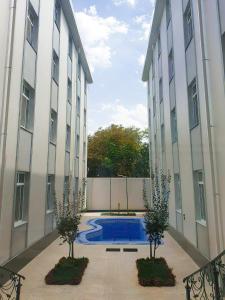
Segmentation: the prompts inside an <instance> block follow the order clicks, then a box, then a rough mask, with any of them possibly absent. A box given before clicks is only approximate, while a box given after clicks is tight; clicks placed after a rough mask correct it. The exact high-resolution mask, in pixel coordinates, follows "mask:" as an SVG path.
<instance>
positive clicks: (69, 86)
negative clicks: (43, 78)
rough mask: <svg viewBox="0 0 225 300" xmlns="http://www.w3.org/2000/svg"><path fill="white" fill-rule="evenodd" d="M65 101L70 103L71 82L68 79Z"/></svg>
mask: <svg viewBox="0 0 225 300" xmlns="http://www.w3.org/2000/svg"><path fill="white" fill-rule="evenodd" d="M67 99H68V102H69V103H71V102H72V81H71V80H70V79H69V78H68V82H67Z"/></svg>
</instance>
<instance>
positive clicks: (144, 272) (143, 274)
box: [136, 257, 175, 286]
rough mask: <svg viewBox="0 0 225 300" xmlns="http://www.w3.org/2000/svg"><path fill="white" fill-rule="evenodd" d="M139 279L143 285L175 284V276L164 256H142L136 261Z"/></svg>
mask: <svg viewBox="0 0 225 300" xmlns="http://www.w3.org/2000/svg"><path fill="white" fill-rule="evenodd" d="M136 265H137V269H138V280H139V283H140V285H142V286H174V285H175V276H174V275H173V273H172V270H171V269H170V268H169V267H168V265H167V263H166V260H165V259H164V258H162V257H161V258H155V259H149V258H146V259H144V258H141V259H138V260H137V261H136Z"/></svg>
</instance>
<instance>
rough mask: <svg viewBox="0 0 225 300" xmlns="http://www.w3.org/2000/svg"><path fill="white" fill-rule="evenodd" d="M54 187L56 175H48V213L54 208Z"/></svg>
mask: <svg viewBox="0 0 225 300" xmlns="http://www.w3.org/2000/svg"><path fill="white" fill-rule="evenodd" d="M54 185H55V175H48V183H47V207H46V209H47V211H52V210H53V208H54Z"/></svg>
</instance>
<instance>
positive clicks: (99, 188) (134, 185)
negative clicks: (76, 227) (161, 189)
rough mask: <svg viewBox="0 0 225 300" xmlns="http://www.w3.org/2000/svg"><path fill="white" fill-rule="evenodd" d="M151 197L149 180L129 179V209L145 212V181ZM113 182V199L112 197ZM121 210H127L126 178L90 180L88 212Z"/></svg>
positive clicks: (88, 180) (88, 184)
mask: <svg viewBox="0 0 225 300" xmlns="http://www.w3.org/2000/svg"><path fill="white" fill-rule="evenodd" d="M144 180H145V182H146V192H147V195H149V197H150V190H149V187H150V180H149V178H127V191H128V209H129V210H143V209H144V202H143V181H144ZM110 181H111V197H110ZM110 201H111V209H112V210H118V207H120V209H121V210H126V209H127V196H126V178H111V179H110V178H88V179H87V209H88V210H96V211H98V210H110Z"/></svg>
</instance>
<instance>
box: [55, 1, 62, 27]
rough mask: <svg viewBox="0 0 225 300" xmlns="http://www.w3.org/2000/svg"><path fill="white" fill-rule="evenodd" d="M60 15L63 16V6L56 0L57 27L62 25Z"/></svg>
mask: <svg viewBox="0 0 225 300" xmlns="http://www.w3.org/2000/svg"><path fill="white" fill-rule="evenodd" d="M60 16H61V7H60V4H59V1H58V0H55V16H54V19H55V24H56V25H57V27H58V28H59V27H60Z"/></svg>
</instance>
